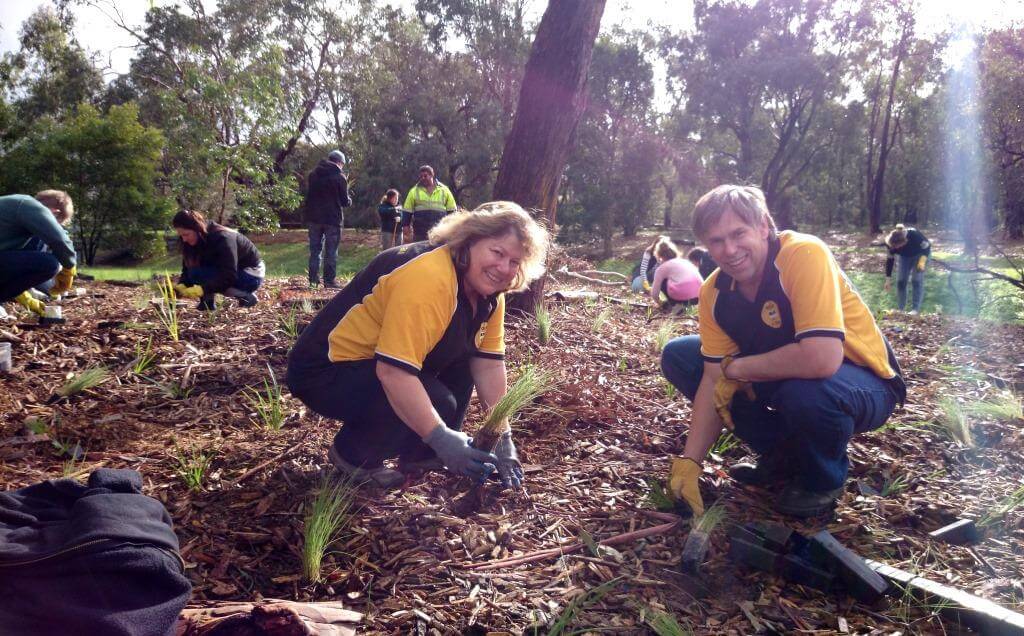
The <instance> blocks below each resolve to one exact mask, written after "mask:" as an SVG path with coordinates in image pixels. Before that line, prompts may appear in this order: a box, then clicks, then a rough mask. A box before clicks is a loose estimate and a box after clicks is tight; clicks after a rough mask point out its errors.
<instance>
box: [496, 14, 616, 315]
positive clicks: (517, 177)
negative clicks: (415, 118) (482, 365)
mask: <svg viewBox="0 0 1024 636" xmlns="http://www.w3.org/2000/svg"><path fill="white" fill-rule="evenodd" d="M604 5H605V0H550V1H549V2H548V7H547V9H546V10H545V11H544V17H542V18H541V21H540V26H539V27H538V28H537V36H536V38H535V39H534V41H533V48H532V49H531V51H530V59H529V61H527V63H526V71H525V74H524V75H523V83H522V87H521V89H520V91H519V104H518V106H517V107H516V114H515V118H514V119H513V121H512V130H511V132H509V135H508V138H507V139H506V141H505V150H504V152H503V153H502V155H501V165H500V166H499V168H498V178H497V180H496V181H495V183H494V198H495V199H496V200H507V201H515V202H516V203H518V204H519V205H521V206H523V207H524V208H527V209H532V210H536V211H537V213H538V214H543V215H545V217H546V218H547V226H548V228H549V230H550V231H551V232H552V233H554V231H555V212H556V206H557V203H558V186H559V182H560V181H561V177H562V170H563V169H564V168H565V162H566V161H567V160H568V157H569V152H570V150H571V149H572V143H573V140H574V133H575V130H576V124H577V123H579V120H580V118H581V117H582V115H583V111H584V110H585V109H586V106H587V91H586V88H587V75H588V72H589V70H590V59H591V56H592V54H593V51H594V41H595V40H596V39H597V32H598V29H599V28H600V26H601V15H602V14H603V13H604ZM543 299H544V279H543V278H541V279H539V280H537V281H536V282H535V283H534V284H533V285H531V286H530V289H529V290H527V291H526V292H523V293H522V294H518V295H516V296H513V297H511V298H510V299H509V307H510V308H513V309H520V310H523V311H527V312H530V313H533V310H534V307H535V305H536V304H537V303H538V302H542V301H543Z"/></svg>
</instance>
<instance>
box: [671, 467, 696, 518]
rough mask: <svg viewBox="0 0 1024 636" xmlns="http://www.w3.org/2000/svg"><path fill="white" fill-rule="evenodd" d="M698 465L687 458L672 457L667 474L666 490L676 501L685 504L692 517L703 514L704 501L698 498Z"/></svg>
mask: <svg viewBox="0 0 1024 636" xmlns="http://www.w3.org/2000/svg"><path fill="white" fill-rule="evenodd" d="M700 473H701V470H700V464H698V463H697V462H695V461H693V460H692V459H690V458H689V457H673V458H672V468H671V469H670V470H669V473H668V489H669V492H671V493H672V496H673V497H675V498H676V500H679V501H684V502H686V505H688V506H689V507H690V510H692V511H693V516H694V517H699V516H701V515H702V514H704V500H703V499H702V498H701V496H700V484H699V483H698V480H699V479H700Z"/></svg>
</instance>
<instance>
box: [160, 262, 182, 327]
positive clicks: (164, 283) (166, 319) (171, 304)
mask: <svg viewBox="0 0 1024 636" xmlns="http://www.w3.org/2000/svg"><path fill="white" fill-rule="evenodd" d="M156 288H157V291H159V292H160V303H159V304H158V305H157V306H156V317H157V318H159V319H160V323H161V324H162V325H163V326H164V329H166V330H167V335H169V336H170V337H171V340H173V341H175V342H177V341H178V334H179V330H178V294H177V292H175V291H174V283H172V282H171V275H170V274H167V273H164V277H163V279H157V281H156Z"/></svg>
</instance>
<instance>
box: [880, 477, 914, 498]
mask: <svg viewBox="0 0 1024 636" xmlns="http://www.w3.org/2000/svg"><path fill="white" fill-rule="evenodd" d="M909 486H910V481H909V480H908V479H907V476H906V475H896V476H895V477H892V478H889V479H886V480H885V483H883V484H882V491H881V494H882V496H883V497H891V496H893V495H895V494H898V493H901V492H903V491H904V490H906V489H907V488H908V487H909Z"/></svg>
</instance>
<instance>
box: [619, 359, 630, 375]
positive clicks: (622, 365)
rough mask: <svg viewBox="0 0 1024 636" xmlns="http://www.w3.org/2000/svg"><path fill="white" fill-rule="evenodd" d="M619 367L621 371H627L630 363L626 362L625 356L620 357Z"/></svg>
mask: <svg viewBox="0 0 1024 636" xmlns="http://www.w3.org/2000/svg"><path fill="white" fill-rule="evenodd" d="M618 367H619V373H625V372H626V369H628V368H629V363H628V362H626V359H625V358H619V364H618Z"/></svg>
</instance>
